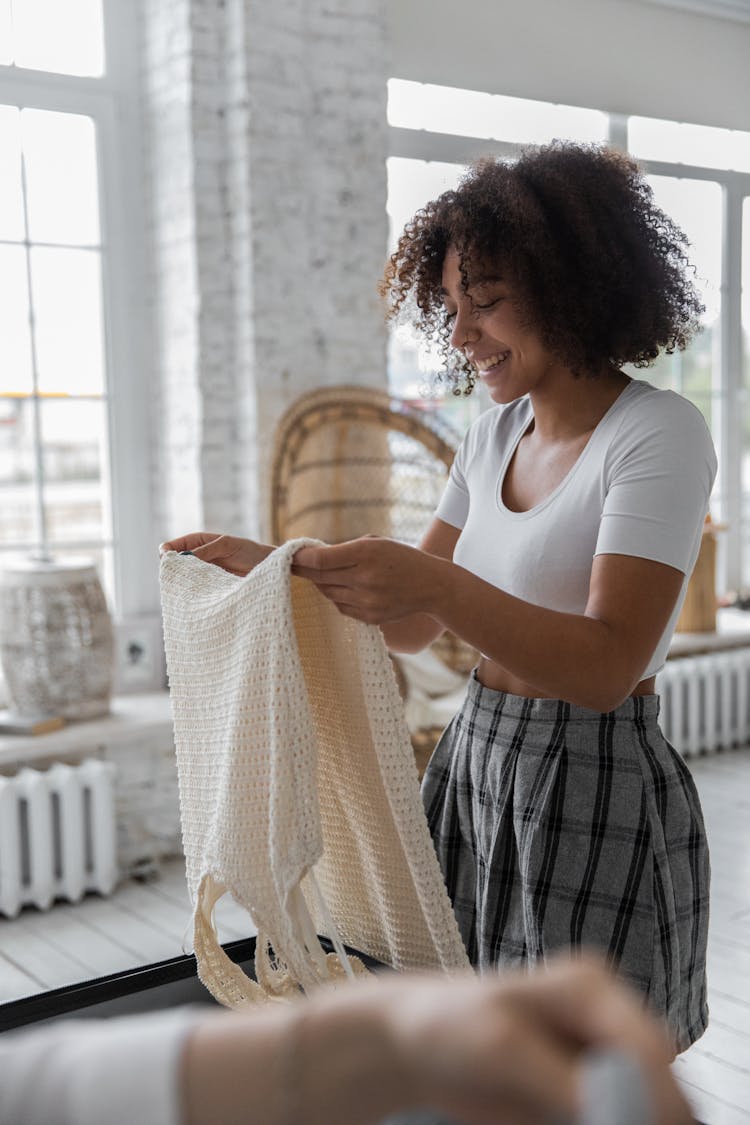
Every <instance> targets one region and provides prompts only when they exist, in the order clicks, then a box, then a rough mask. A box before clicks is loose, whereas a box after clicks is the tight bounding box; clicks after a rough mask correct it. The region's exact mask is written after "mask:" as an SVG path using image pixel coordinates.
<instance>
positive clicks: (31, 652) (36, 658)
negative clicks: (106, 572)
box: [0, 561, 113, 719]
mask: <svg viewBox="0 0 750 1125" xmlns="http://www.w3.org/2000/svg"><path fill="white" fill-rule="evenodd" d="M0 662H1V663H2V669H3V675H4V676H5V680H6V683H7V685H8V692H9V694H10V697H11V702H12V705H13V709H14V710H15V711H16V712H17V713H18V714H19V715H24V716H34V715H39V714H47V715H58V716H61V717H62V718H65V719H91V718H94V717H96V716H98V715H106V714H107V712H108V711H109V707H110V696H111V692H112V674H113V640H112V622H111V619H110V616H109V612H108V610H107V603H106V600H105V597H104V592H103V590H102V587H101V585H100V583H99V578H98V575H97V572H96V568H95V567H94V566H93V565H92V564H89V563H87V562H81V561H78V562H69V563H68V562H65V563H62V562H35V561H19V562H18V563H16V564H15V565H12V566H8V567H7V568H6V569H5V570H4V571H2V572H0Z"/></svg>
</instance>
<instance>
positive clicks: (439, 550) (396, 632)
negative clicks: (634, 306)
mask: <svg viewBox="0 0 750 1125" xmlns="http://www.w3.org/2000/svg"><path fill="white" fill-rule="evenodd" d="M460 534H461V532H460V529H459V528H457V527H452V526H451V525H450V524H449V523H445V522H444V521H443V520H439V519H437V518H436V519H433V521H432V523H431V524H430V526H429V528H428V529H427V532H426V534H425V535H424V537H423V539H422V542H421V543H420V544H419V550H420V551H424V552H425V553H426V554H428V555H434V556H435V557H436V558H439V559H448V560H450V559H452V558H453V550H454V548H455V546H456V543H457V542H458V537H459V535H460ZM444 630H445V626H444V625H442V624H441V623H440V622H439V621H438V620H437V619H436V618H435V617H431V616H430V615H429V614H428V613H413V614H409V615H408V616H407V617H402V618H400V620H398V621H387V622H385V623H383V624H381V626H380V631H381V632H382V634H383V636H384V637H385V643H386V644H387V646H388V648H389V649H390V650H391V652H420V651H421V650H422V649H423V648H426V647H427V645H430V644H432V642H433V641H436V640H437V639H438V637H439V636H440V634H441V633H443V632H444Z"/></svg>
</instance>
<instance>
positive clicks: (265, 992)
mask: <svg viewBox="0 0 750 1125" xmlns="http://www.w3.org/2000/svg"><path fill="white" fill-rule="evenodd" d="M310 542H314V541H313V540H309V539H305V540H293V541H291V542H289V543H286V544H284V545H283V546H282V547H279V548H278V549H277V550H275V551H274V552H273V553H272V554H271V555H270V556H269V557H268V558H267V559H266V560H265V561H264V562H263V563H261V564H260V565H259V566H258V567H256V569H255V570H253V571H252V572H251V573H250V574H249V575H247V577H245V578H237V577H234V576H233V575H230V574H227V573H226V572H225V571H223V570H221V569H219V568H218V567H216V566H213V565H211V564H208V563H204V562H201V561H200V560H198V559H196V558H195V557H190V556H181V555H178V554H175V553H173V552H170V553H169V554H167V555H165V556H164V558H163V559H162V564H161V595H162V608H163V615H164V636H165V647H166V653H167V667H168V672H169V686H170V695H171V701H172V712H173V716H174V729H175V741H176V748H177V763H178V770H179V779H180V808H181V818H182V831H183V842H184V848H185V857H186V861H187V880H188V886H189V890H190V894H191V898H192V901H193V904H194V907H195V916H194V924H195V925H194V944H195V952H196V958H197V961H198V973H199V976H200V978H201V980H202V981H203V982H204V984H205V985H206V986H207V987H208V989H209V990H210V991H211V992H212V993H213V995H214V996H215V997H216V998H217V999H218V1000H219V1001H221V1002H222V1003H224V1004H228V1005H230V1006H232V1007H235V1006H238V1005H240V1004H242V1003H246V1002H247V1001H255V1000H263V999H266V998H268V997H269V996H278V995H283V994H285V993H287V992H289V990H290V989H295V988H296V986H297V985H300V986H302V987H303V988H304V989H305V990H308V989H310V988H313V987H315V985H317V984H319V983H321V982H322V981H324V980H327V979H330V978H331V977H332V976H336V975H341V974H342V973H343V972H344V971H351V969H350V967H349V965H348V963H347V958H346V957H345V955H344V953H343V949H341V946H340V944H339V937H340V939H341V941H343V942H346V943H347V944H349V945H350V946H353V947H355V948H356V949H358V950H360V951H362V952H364V953H367V954H370V955H371V956H372V957H375V958H376V959H377V960H379V961H382V962H384V963H386V964H388V965H391V966H393V967H394V968H397V969H408V968H416V967H420V968H442V969H444V970H446V971H450V970H454V969H459V968H467V967H468V959H467V957H466V952H465V950H464V947H463V944H462V942H461V938H460V935H459V932H458V927H457V925H456V921H455V918H454V916H453V911H452V909H451V904H450V901H449V899H448V895H447V893H446V890H445V886H444V883H443V878H442V875H441V872H440V868H439V866H438V862H437V859H436V856H435V852H434V849H433V846H432V841H431V839H430V835H429V830H428V827H427V821H426V818H425V815H424V811H423V808H422V802H421V799H420V794H419V783H418V779H417V772H416V766H415V762H414V755H413V752H412V748H411V742H410V739H409V733H408V730H407V727H406V722H405V719H404V712H403V705H402V703H401V699H400V696H399V693H398V688H397V685H396V679H395V675H394V672H393V669H392V666H391V662H390V659H389V657H388V653H387V651H386V648H385V644H384V641H383V637H382V634H381V632H380V630H379V629H377V628H375V627H373V626H367V625H363V624H361V623H360V622H356V621H353V620H351V619H348V618H345V617H343V616H341V614H339V612H338V611H337V610H336V609H335V608H334V607H333V606H332V605H331V604H330V603H329V602H328V601H327V600H326V599H325V598H324V597H323V596H322V595H321V594H320V593H319V592H318V591H317V590H316V588H315V587H314V586H313V584H312V583H311V582H308V581H306V580H304V579H300V578H295V577H293V576H292V575H291V570H290V568H291V561H292V556H293V554H294V552H295V551H296V550H298V549H299V547H301V546H302V545H303V544H306V543H310ZM313 869H314V870H313ZM227 891H228V892H229V893H231V895H232V896H233V898H234V899H235V900H236V902H238V903H240V904H241V905H242V906H244V907H245V908H246V909H247V910H248V912H249V913H250V914H251V915H252V918H253V921H254V922H255V925H256V926H257V929H258V941H257V953H256V973H257V978H258V984H256V983H255V982H253V981H251V980H250V979H249V978H248V977H247V976H246V974H245V973H244V972H242V970H241V969H240V968H239V967H238V966H237V965H235V964H234V963H233V962H231V961H230V959H229V958H228V957H227V956H226V954H225V953H224V951H223V950H222V948H221V946H220V945H219V943H218V940H217V937H216V933H215V930H214V926H213V922H212V912H213V907H214V905H215V903H216V902H217V900H218V899H219V898H220V897H221V895H223V894H224V893H225V892H227ZM316 932H317V933H319V934H323V935H325V936H327V937H329V938H331V939H332V940H333V941H334V943H335V946H336V948H337V949H338V950H339V953H340V956H337V955H336V954H329V955H328V956H327V957H326V956H325V955H324V954H323V952H322V950H321V948H320V944H319V942H318V940H317V937H316ZM269 945H270V946H271V947H272V948H273V953H274V956H273V958H272V957H270V956H269V953H268V947H269Z"/></svg>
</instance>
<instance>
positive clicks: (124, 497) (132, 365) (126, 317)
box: [0, 0, 163, 690]
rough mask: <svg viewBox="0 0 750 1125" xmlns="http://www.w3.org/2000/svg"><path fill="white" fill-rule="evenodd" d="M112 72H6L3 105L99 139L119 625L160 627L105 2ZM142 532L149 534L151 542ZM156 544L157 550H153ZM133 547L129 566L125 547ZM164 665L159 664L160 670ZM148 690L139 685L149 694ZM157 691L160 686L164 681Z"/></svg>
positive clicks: (117, 69) (130, 41) (120, 133)
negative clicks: (59, 119) (55, 114)
mask: <svg viewBox="0 0 750 1125" xmlns="http://www.w3.org/2000/svg"><path fill="white" fill-rule="evenodd" d="M103 22H104V37H105V48H104V53H105V73H104V75H103V76H101V77H82V76H77V75H68V74H58V73H53V72H49V71H39V70H32V69H27V68H24V67H16V66H12V65H11V66H3V65H0V103H2V104H4V105H11V106H17V107H19V108H26V107H28V108H33V109H41V110H52V111H59V112H62V113H73V114H82V115H85V116H87V117H90V118H91V119H92V120H93V122H94V125H95V129H96V137H97V171H98V181H99V184H98V186H99V208H100V223H101V284H102V316H103V331H104V363H105V389H104V392H103V394H104V401H105V406H106V420H107V450H108V457H107V458H106V459H105V463H103V464H102V489H103V490H104V491H105V495H106V494H107V493H108V497H107V502H108V503H109V505H110V506H111V512H112V521H111V538H103V539H102V543H103V544H104V545H105V546H107V547H111V550H112V570H113V573H112V582H113V589H114V606H113V607H112V608H113V611H114V616H115V618H116V620H117V621H118V622H123V621H124V622H126V621H127V620H128V618H132V617H137V618H139V620H140V621H141V622H142V620H143V618H144V616H147V617H149V618H154V619H157V618H158V611H159V593H158V576H157V567H156V565H155V561H154V560H155V541H156V533H155V519H154V497H153V495H152V491H153V490H152V479H151V441H150V437H151V434H150V411H149V408H148V403H149V396H148V354H149V353H148V346H147V343H148V329H147V326H148V323H149V322H148V315H147V308H146V304H145V291H146V285H145V279H146V269H145V253H144V246H143V240H142V239H140V238H138V236H137V235H138V232H142V231H144V230H145V218H144V211H145V209H144V198H143V197H144V174H143V158H142V151H141V144H140V123H139V121H138V118H137V113H138V105H139V94H138V65H137V58H138V56H137V24H136V18H135V12H134V11H133V10H132V9H131V6H130V5H123V4H118V3H117V0H103ZM144 528H146V529H148V534H147V535H144ZM152 538H153V540H154V542H150V541H149V540H151V539H152ZM126 544H127V545H128V551H127V562H126V561H125V558H124V555H125V551H124V550H123V547H124V546H125V545H126ZM157 663H158V662H157ZM143 686H144V685H142V684H139V687H140V688H141V690H143ZM153 686H154V687H161V686H163V685H162V683H161V682H159V683H154V684H153Z"/></svg>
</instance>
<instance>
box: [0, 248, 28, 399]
mask: <svg viewBox="0 0 750 1125" xmlns="http://www.w3.org/2000/svg"><path fill="white" fill-rule="evenodd" d="M32 390H33V376H32V366H31V330H30V324H29V287H28V281H27V276H26V248H25V247H24V246H0V394H13V393H15V394H30V393H31V391H32Z"/></svg>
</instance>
